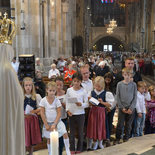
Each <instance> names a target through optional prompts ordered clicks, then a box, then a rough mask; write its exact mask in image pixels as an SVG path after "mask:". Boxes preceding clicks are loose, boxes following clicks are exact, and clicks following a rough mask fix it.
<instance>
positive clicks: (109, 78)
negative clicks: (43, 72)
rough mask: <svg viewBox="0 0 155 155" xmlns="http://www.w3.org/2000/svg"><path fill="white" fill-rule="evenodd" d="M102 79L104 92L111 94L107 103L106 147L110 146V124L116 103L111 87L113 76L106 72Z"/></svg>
mask: <svg viewBox="0 0 155 155" xmlns="http://www.w3.org/2000/svg"><path fill="white" fill-rule="evenodd" d="M104 79H105V90H106V92H111V93H112V94H111V95H113V96H112V102H110V101H109V103H110V104H111V107H110V108H107V115H106V116H107V117H106V118H107V119H106V120H107V131H108V132H107V134H106V135H107V143H106V145H107V146H110V135H111V130H112V122H113V117H114V113H115V110H116V102H114V100H113V99H114V87H113V75H112V73H110V72H108V73H106V74H105V75H104Z"/></svg>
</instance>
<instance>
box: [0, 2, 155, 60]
mask: <svg viewBox="0 0 155 155" xmlns="http://www.w3.org/2000/svg"><path fill="white" fill-rule="evenodd" d="M154 3H155V2H154V1H153V0H85V1H83V0H35V1H30V0H16V1H15V0H1V1H0V12H1V15H3V14H4V13H5V12H7V13H8V17H9V18H11V19H12V20H14V21H15V23H16V25H17V30H16V31H17V35H16V38H15V40H14V42H13V47H14V49H15V55H16V56H18V55H20V54H34V55H35V56H37V57H40V58H49V57H50V58H53V59H54V58H58V57H60V56H64V57H69V56H72V55H74V56H77V55H82V53H83V52H90V51H104V46H106V45H111V47H112V50H114V51H135V52H144V51H145V52H152V51H153V50H154V48H155V46H154V45H155V44H154V42H155V41H154V40H155V12H154V10H155V4H154ZM112 20H114V21H115V22H116V28H114V29H113V31H112V32H107V28H108V26H109V23H110V21H112ZM79 45H81V46H79ZM105 48H106V47H105ZM107 50H109V49H107Z"/></svg>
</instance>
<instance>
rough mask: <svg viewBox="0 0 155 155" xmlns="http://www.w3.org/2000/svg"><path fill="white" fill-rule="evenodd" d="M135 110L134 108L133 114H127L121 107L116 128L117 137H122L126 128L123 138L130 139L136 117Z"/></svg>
mask: <svg viewBox="0 0 155 155" xmlns="http://www.w3.org/2000/svg"><path fill="white" fill-rule="evenodd" d="M134 113H135V110H133V112H132V114H131V115H129V114H125V113H123V112H122V110H121V109H119V111H118V124H117V128H116V139H118V140H119V139H121V135H122V131H123V128H124V133H125V135H124V138H123V139H129V138H130V133H131V127H132V122H133V119H134V115H135V114H134Z"/></svg>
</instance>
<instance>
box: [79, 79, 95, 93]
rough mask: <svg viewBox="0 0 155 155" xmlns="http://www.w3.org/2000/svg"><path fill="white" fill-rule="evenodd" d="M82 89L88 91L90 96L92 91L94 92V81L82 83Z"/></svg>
mask: <svg viewBox="0 0 155 155" xmlns="http://www.w3.org/2000/svg"><path fill="white" fill-rule="evenodd" d="M81 85H82V87H83V88H84V89H85V90H86V92H87V94H88V96H90V94H91V91H92V90H93V82H92V80H90V79H88V80H87V81H84V80H83V81H82V83H81Z"/></svg>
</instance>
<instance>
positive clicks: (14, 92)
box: [0, 44, 25, 155]
mask: <svg viewBox="0 0 155 155" xmlns="http://www.w3.org/2000/svg"><path fill="white" fill-rule="evenodd" d="M13 54H14V50H13V48H12V46H10V45H6V44H0V155H25V130H24V110H23V109H24V106H23V104H24V97H23V91H22V88H21V86H20V84H19V81H18V78H17V75H16V73H15V71H14V69H13V68H12V66H11V59H12V58H13Z"/></svg>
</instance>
